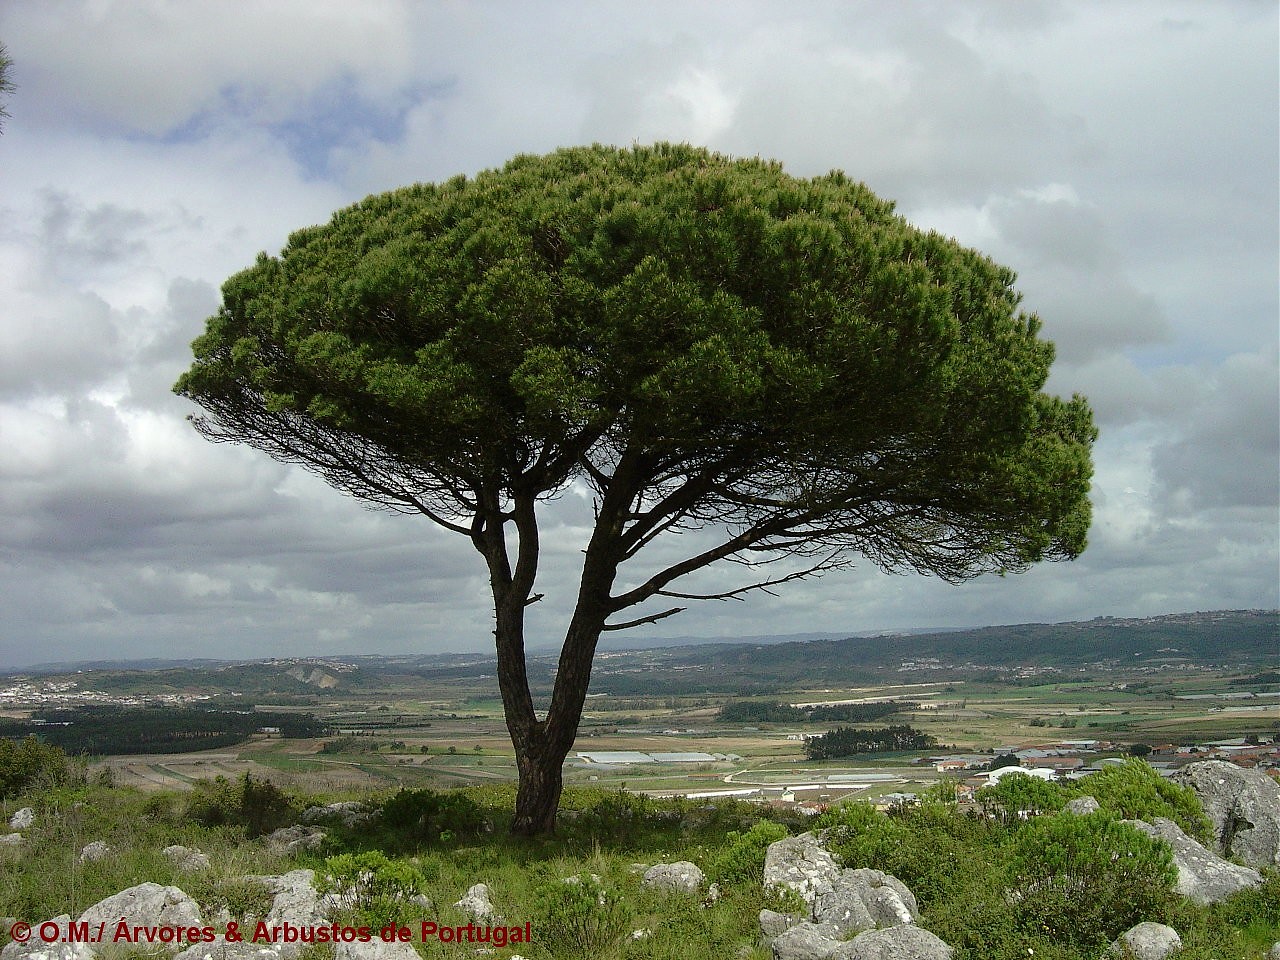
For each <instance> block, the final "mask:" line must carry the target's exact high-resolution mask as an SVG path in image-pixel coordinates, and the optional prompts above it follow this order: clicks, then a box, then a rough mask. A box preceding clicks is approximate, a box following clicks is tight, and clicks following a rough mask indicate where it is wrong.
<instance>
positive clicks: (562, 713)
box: [472, 458, 633, 836]
mask: <svg viewBox="0 0 1280 960" xmlns="http://www.w3.org/2000/svg"><path fill="white" fill-rule="evenodd" d="M630 466H631V465H630V464H629V463H628V462H627V460H626V458H624V460H623V463H622V464H620V465H619V467H618V469H617V470H615V472H614V476H613V478H612V481H613V482H612V484H611V486H610V488H609V490H608V491H607V492H606V493H605V495H604V497H603V498H602V501H601V504H600V510H599V515H598V518H597V523H596V527H595V530H594V531H593V533H592V537H591V540H590V542H589V543H588V544H587V549H586V551H585V555H584V558H583V565H582V578H581V581H580V583H579V588H578V599H577V605H576V607H575V608H574V612H573V618H572V619H571V620H570V622H569V628H568V630H567V631H566V632H565V640H564V646H563V647H562V649H561V651H560V661H559V665H558V667H557V670H556V682H555V686H554V688H553V689H552V692H551V704H550V706H549V708H548V710H547V716H546V719H545V720H539V719H538V718H537V714H536V713H535V711H534V707H533V697H532V695H531V694H530V692H529V680H528V674H527V671H526V667H525V654H524V611H525V607H526V606H528V604H529V602H530V600H529V597H530V595H531V594H532V591H533V584H534V580H535V577H536V573H537V557H538V528H537V518H536V516H535V514H534V500H533V498H532V497H529V498H528V499H517V500H516V502H515V504H514V507H513V510H512V512H511V514H510V518H511V520H512V521H513V522H514V524H515V530H516V535H517V538H518V540H519V546H518V556H517V560H516V564H515V568H514V570H513V569H512V567H511V564H510V560H509V557H508V553H507V544H506V537H505V534H504V532H503V528H502V519H501V517H500V515H499V514H498V512H497V511H496V509H495V510H493V511H492V513H491V514H490V515H489V516H488V517H486V518H485V519H484V520H483V521H481V520H479V519H478V520H477V524H476V527H475V529H474V531H473V535H472V538H473V541H474V542H475V544H476V548H477V549H478V550H480V552H481V553H482V554H484V556H485V559H486V560H487V562H488V564H489V573H490V582H491V584H492V587H493V596H494V609H495V613H496V623H495V630H494V639H495V646H496V649H497V656H498V686H499V689H500V690H501V692H502V704H503V711H504V714H505V716H506V721H507V731H508V732H509V733H510V735H511V743H512V746H513V747H514V748H515V754H516V769H517V770H518V772H519V775H520V784H519V788H518V790H517V794H516V810H515V818H514V820H513V821H512V825H511V829H512V832H513V833H515V834H519V835H523V836H534V835H539V834H548V833H551V832H553V831H554V830H555V822H556V811H557V809H558V808H559V805H560V794H561V791H562V789H563V786H564V784H563V766H564V760H565V757H566V756H568V754H569V750H570V749H571V748H572V747H573V742H574V740H575V738H576V737H577V732H578V723H579V721H580V720H581V719H582V707H583V704H584V703H585V702H586V698H587V689H588V687H589V686H590V684H591V665H592V661H593V660H594V659H595V652H596V644H597V642H598V641H599V639H600V634H601V632H602V631H603V630H604V625H605V620H606V618H607V617H608V616H609V614H610V613H611V612H612V610H613V606H612V604H611V601H610V596H609V594H610V590H611V589H612V588H613V582H614V578H615V577H616V576H617V571H618V565H619V563H621V562H622V558H623V555H624V545H623V542H622V536H621V533H622V526H623V522H622V518H623V515H624V513H625V510H626V508H627V504H628V503H629V502H630V499H631V496H632V493H631V492H630V490H631V489H632V488H631V487H630V485H629V484H627V483H625V482H624V481H625V480H627V479H629V478H630V476H631V475H632V472H633V471H632V470H631V469H630Z"/></svg>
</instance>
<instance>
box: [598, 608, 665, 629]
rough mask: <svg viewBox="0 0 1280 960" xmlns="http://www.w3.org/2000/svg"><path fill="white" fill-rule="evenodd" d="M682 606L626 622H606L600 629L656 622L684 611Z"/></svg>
mask: <svg viewBox="0 0 1280 960" xmlns="http://www.w3.org/2000/svg"><path fill="white" fill-rule="evenodd" d="M684 611H685V608H684V607H672V608H671V609H670V610H663V611H662V612H661V613H655V614H651V615H650V616H647V617H640V618H639V619H638V620H628V621H627V622H626V623H606V624H605V625H604V626H603V627H602V628H601V629H602V630H630V629H631V628H632V627H638V626H640V625H641V624H643V623H657V622H658V621H659V620H665V619H667V617H674V616H675V615H676V614H677V613H684Z"/></svg>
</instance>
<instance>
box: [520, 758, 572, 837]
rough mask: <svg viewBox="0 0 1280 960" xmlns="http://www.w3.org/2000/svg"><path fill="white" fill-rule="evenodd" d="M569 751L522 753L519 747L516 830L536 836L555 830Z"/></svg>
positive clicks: (524, 834) (525, 834)
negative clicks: (565, 762) (564, 768)
mask: <svg viewBox="0 0 1280 960" xmlns="http://www.w3.org/2000/svg"><path fill="white" fill-rule="evenodd" d="M566 754H567V751H564V752H561V751H558V750H553V749H542V750H538V751H536V752H523V755H522V751H521V750H520V749H519V748H517V753H516V766H517V768H518V769H519V771H520V787H519V789H518V791H517V792H516V811H515V817H514V819H512V821H511V832H512V833H513V834H516V835H517V836H522V837H536V836H542V835H546V834H549V833H553V832H554V831H555V828H556V811H557V810H558V809H559V808H560V792H561V790H562V789H563V787H564V781H563V766H564V758H565V755H566Z"/></svg>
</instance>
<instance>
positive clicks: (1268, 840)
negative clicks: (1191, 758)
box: [1170, 760, 1280, 868]
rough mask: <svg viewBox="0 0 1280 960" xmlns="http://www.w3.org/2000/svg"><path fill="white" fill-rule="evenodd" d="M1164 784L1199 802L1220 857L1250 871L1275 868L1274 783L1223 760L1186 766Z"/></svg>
mask: <svg viewBox="0 0 1280 960" xmlns="http://www.w3.org/2000/svg"><path fill="white" fill-rule="evenodd" d="M1170 779H1171V780H1173V782H1174V783H1178V784H1181V785H1182V786H1185V787H1190V788H1191V789H1192V790H1194V791H1195V793H1196V796H1198V797H1199V798H1200V802H1201V804H1203V806H1204V812H1205V813H1206V814H1208V816H1209V820H1210V821H1211V822H1212V823H1213V833H1214V841H1215V842H1216V844H1217V846H1218V852H1219V853H1221V854H1222V855H1223V856H1224V857H1235V858H1236V859H1237V860H1239V861H1240V862H1241V863H1245V864H1247V865H1249V866H1251V867H1259V868H1261V867H1275V866H1280V783H1276V781H1275V780H1272V779H1271V777H1269V776H1268V775H1267V774H1266V773H1264V772H1263V771H1261V770H1246V769H1244V768H1243V767H1237V766H1236V765H1235V764H1234V763H1227V762H1226V761H1225V760H1201V761H1199V762H1197V763H1189V764H1187V765H1186V766H1185V767H1183V768H1182V769H1180V770H1178V771H1177V772H1176V773H1174V774H1173V776H1172V777H1171V778H1170Z"/></svg>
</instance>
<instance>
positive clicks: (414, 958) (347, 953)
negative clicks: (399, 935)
mask: <svg viewBox="0 0 1280 960" xmlns="http://www.w3.org/2000/svg"><path fill="white" fill-rule="evenodd" d="M334 960H420V958H419V956H418V951H417V950H415V949H414V948H413V944H412V943H403V942H402V941H399V940H393V941H390V942H388V941H386V940H383V939H382V938H380V937H378V936H376V935H375V936H374V938H373V939H372V940H370V941H368V942H367V943H362V942H360V941H354V942H352V943H340V944H338V946H337V949H336V950H334Z"/></svg>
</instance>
